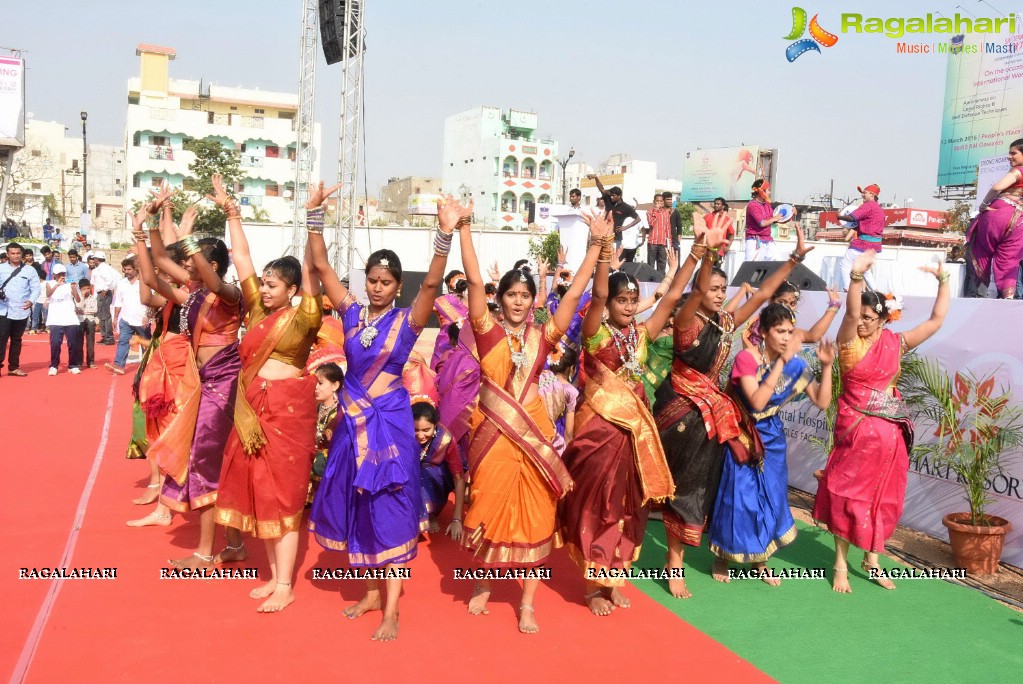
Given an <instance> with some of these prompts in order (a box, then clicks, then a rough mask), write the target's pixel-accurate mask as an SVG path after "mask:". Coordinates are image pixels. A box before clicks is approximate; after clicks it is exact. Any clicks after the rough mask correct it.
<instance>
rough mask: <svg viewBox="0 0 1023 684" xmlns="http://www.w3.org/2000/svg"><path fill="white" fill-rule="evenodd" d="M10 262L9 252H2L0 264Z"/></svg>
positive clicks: (0, 253)
mask: <svg viewBox="0 0 1023 684" xmlns="http://www.w3.org/2000/svg"><path fill="white" fill-rule="evenodd" d="M8 261H9V260H8V258H7V250H4V251H2V252H0V264H6V263H7V262H8Z"/></svg>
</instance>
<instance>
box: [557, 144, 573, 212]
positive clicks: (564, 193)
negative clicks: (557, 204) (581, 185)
mask: <svg viewBox="0 0 1023 684" xmlns="http://www.w3.org/2000/svg"><path fill="white" fill-rule="evenodd" d="M574 156H575V148H574V147H573V148H571V149H569V150H568V157H566V158H565V159H558V164H559V165H560V166H561V203H562V204H568V178H566V177H565V167H566V166H568V162H569V161H571V159H572V157H574Z"/></svg>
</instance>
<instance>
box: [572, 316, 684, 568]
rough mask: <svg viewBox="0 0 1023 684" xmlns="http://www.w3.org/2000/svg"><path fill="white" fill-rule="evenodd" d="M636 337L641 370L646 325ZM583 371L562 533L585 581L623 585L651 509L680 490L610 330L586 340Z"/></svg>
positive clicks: (644, 401)
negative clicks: (652, 503) (569, 485)
mask: <svg viewBox="0 0 1023 684" xmlns="http://www.w3.org/2000/svg"><path fill="white" fill-rule="evenodd" d="M637 332H638V334H639V335H638V337H639V341H638V344H637V350H636V355H637V361H638V362H639V363H640V365H641V366H642V365H644V364H645V363H646V360H647V353H648V346H649V342H650V338H649V336H648V335H647V331H646V327H645V326H643V325H640V326H638V327H637ZM583 364H584V366H585V369H586V377H587V381H586V388H585V391H584V403H583V404H582V406H581V407H580V409H579V411H578V412H577V413H576V429H575V438H574V439H573V440H572V442H571V443H570V444H569V446H568V448H567V449H566V450H565V456H564V459H565V467H566V468H568V472H569V474H570V475H571V477H572V480H573V481H574V482H575V488H574V489H573V490H572V491H571V492H569V493H568V495H567V496H566V497H565V499H564V501H563V503H562V505H561V509H560V513H561V515H560V517H561V523H562V534H563V536H564V540H565V545H566V546H567V547H568V552H569V555H570V556H571V557H572V560H574V561H575V562H576V564H577V565H578V566H579V567H580V568H581V569H582V571H583V572H584V573H585V574H586V578H587V579H589V580H591V581H593V582H596V583H597V584H600V585H602V586H609V587H612V586H622V585H624V584H625V578H624V574H623V573H624V571H626V570H628V568H629V567H630V566H631V565H632V563H633V562H635V561H636V560H638V559H639V552H640V547H641V546H642V543H643V535H644V534H645V533H646V524H647V516H648V515H649V513H650V506H649V502H650V501H651V500H654V501H663V500H665V499H667V498H668V497H670V496H672V494H674V493H675V484H674V482H673V481H672V477H671V472H670V471H669V469H668V463H667V460H666V459H665V456H664V449H663V448H662V447H661V440H660V437H659V435H658V434H657V426H656V424H655V423H654V419H653V416H652V415H651V414H650V405H649V404H648V402H647V396H646V391H645V390H644V388H643V381H642V377H641V376H640V375H635V376H633V375H631V374H629V373H628V372H627V371H626V369H625V368H624V367H623V366H624V361H623V360H622V358H621V355H620V354H619V352H618V349H617V347H616V346H615V344H614V340H613V339H612V337H611V335H610V333H608V332H606V329H605V328H603V327H601V330H600V332H599V333H598V334H597V335H594V336H593V337H592V338H590V339H588V340H586V354H585V355H584V356H583ZM609 570H610V571H612V572H608V571H609Z"/></svg>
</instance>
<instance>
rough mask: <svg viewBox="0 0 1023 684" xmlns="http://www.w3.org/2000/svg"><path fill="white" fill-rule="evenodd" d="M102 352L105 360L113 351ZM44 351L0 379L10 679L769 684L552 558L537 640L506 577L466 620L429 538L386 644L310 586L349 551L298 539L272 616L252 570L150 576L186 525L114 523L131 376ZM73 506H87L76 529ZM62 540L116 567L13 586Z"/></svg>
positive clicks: (121, 513)
mask: <svg viewBox="0 0 1023 684" xmlns="http://www.w3.org/2000/svg"><path fill="white" fill-rule="evenodd" d="M97 353H98V355H99V358H98V359H97V361H98V363H99V364H100V366H102V364H103V363H104V362H106V361H109V360H110V357H112V356H113V348H112V347H97ZM47 355H48V344H46V340H45V338H44V337H41V336H40V337H38V338H33V337H27V338H26V344H25V349H24V352H23V361H22V368H23V369H25V370H26V371H28V372H29V373H30V375H29V377H27V378H10V377H7V376H6V375H4V376H3V377H2V378H0V396H2V397H3V399H4V401H3V403H2V406H4V415H3V423H4V437H5V440H6V444H5V448H4V456H5V458H4V461H5V465H6V474H7V482H8V488H9V489H10V491H11V495H10V496H9V497H8V500H7V503H6V505H5V506H4V507H3V508H2V510H0V529H2V530H3V532H2V533H0V534H2V539H3V547H4V549H5V550H6V551H5V553H4V554H3V561H2V562H3V569H2V572H0V587H2V588H3V589H4V595H5V596H6V597H7V600H8V601H10V602H11V603H9V604H7V606H6V608H5V610H4V613H5V614H6V615H7V616H8V617H7V619H6V624H7V628H6V629H5V632H6V633H7V635H8V636H7V638H5V639H4V645H3V646H2V647H0V648H2V651H0V666H2V667H3V668H4V669H5V671H6V672H9V673H12V674H11V675H9V676H10V677H11V681H12V682H13V681H28V682H58V681H61V682H65V681H75V682H77V681H82V682H96V681H104V682H107V681H110V682H115V681H125V682H134V681H138V680H140V679H143V678H149V677H152V676H155V678H156V679H158V680H159V681H173V680H179V679H180V680H184V681H189V682H207V681H208V682H213V681H218V682H232V681H253V682H264V681H287V682H293V681H302V680H306V681H337V680H340V679H341V678H342V677H346V676H352V675H354V674H356V673H359V674H362V673H366V672H373V673H374V674H375V675H376V676H379V677H387V678H392V677H397V678H399V679H404V678H415V679H416V680H418V681H424V680H425V681H471V680H472V681H475V680H479V679H486V680H489V681H508V682H513V681H514V682H519V681H524V680H530V679H534V678H544V679H547V678H551V677H554V676H557V675H567V676H572V677H576V678H586V679H588V680H591V681H610V680H626V681H631V680H638V681H643V680H649V679H653V678H661V679H666V678H668V677H681V678H682V679H684V680H685V681H710V680H716V681H726V682H731V681H743V682H754V681H769V679H768V677H766V675H764V674H763V673H762V672H760V671H759V670H757V669H756V668H754V667H753V666H752V665H750V664H749V663H747V662H745V661H744V660H742V659H741V658H739V657H738V656H737V655H735V654H734V653H732V652H731V651H729V650H728V649H726V648H725V647H723V646H721V645H720V644H718V643H717V642H715V641H713V640H712V639H710V638H709V637H707V636H705V635H703V634H702V633H700V632H698V631H697V630H695V629H694V628H692V627H690V626H689V625H688V624H687V623H685V622H683V621H681V620H679V619H678V618H677V617H675V616H674V615H672V614H671V613H670V612H669V611H667V610H666V609H664V608H662V607H661V606H659V605H657V604H656V603H655V602H654V601H652V600H651V599H649V598H647V597H646V596H644V595H643V594H642V593H641V592H640V591H638V590H636V589H631V590H630V591H629V596H630V598H631V599H632V602H633V607H632V608H631V609H628V610H617V611H615V613H614V614H613V615H612V616H610V617H606V618H596V617H593V616H591V615H590V614H589V612H588V611H587V610H586V608H585V607H584V606H583V605H582V603H581V593H582V586H581V585H582V583H581V580H580V578H579V577H578V572H577V570H576V569H575V568H574V566H572V565H571V564H570V563H569V562H568V560H567V556H565V554H563V553H560V552H559V553H557V554H556V556H555V559H554V562H553V564H552V575H553V578H552V580H551V581H550V582H547V583H545V584H544V585H543V586H542V587H541V588H540V591H539V593H538V595H537V601H536V606H537V620H538V622H539V623H540V627H541V632H540V634H538V635H534V636H525V635H521V634H519V633H518V631H517V630H516V613H515V607H516V601H517V597H518V592H519V588H518V584H517V583H514V582H508V583H506V584H501V585H499V586H498V587H497V589H496V591H495V592H494V596H493V597H492V599H491V604H490V608H491V613H490V615H488V616H479V617H470V616H469V615H467V614H466V611H465V606H466V600H467V597H468V594H469V593H470V592H471V590H472V582H471V581H469V580H455V579H453V572H452V571H453V569H454V568H456V567H464V566H466V565H467V564H468V562H469V554H468V553H466V552H464V551H461V550H460V549H458V548H457V546H456V544H455V543H453V542H452V541H451V540H450V539H447V538H446V537H440V536H434V537H433V539H432V540H431V541H430V542H426V543H422V544H421V545H420V547H419V557H418V558H417V559H416V560H415V561H413V563H412V564H411V572H412V579H411V580H410V581H408V582H406V584H405V587H406V589H405V594H404V595H403V597H402V603H401V635H400V638H399V640H398V641H397V642H394V643H388V644H384V643H376V642H373V641H371V640H370V639H369V635H370V634H371V633H372V632H373V630H374V629H375V628H376V626H377V624H378V622H379V614H378V613H376V614H369V615H367V616H365V617H363V618H360V619H358V620H355V621H349V620H347V619H345V618H343V617H342V616H341V613H340V611H341V608H342V607H343V606H344V605H345V604H347V603H349V602H352V601H354V600H357V599H358V598H359V597H360V596H361V595H362V591H363V586H364V585H363V584H362V583H361V582H342V581H316V582H313V581H312V580H311V576H312V568H313V567H324V568H332V567H343V566H344V565H345V563H344V561H345V557H344V554H333V553H327V552H325V551H322V550H321V548H320V547H319V545H318V544H316V542H315V541H314V540H313V539H312V537H311V536H309V535H303V536H304V539H303V543H302V546H301V549H300V557H299V566H300V567H301V572H300V576H299V578H298V579H297V581H296V587H295V588H296V594H297V600H296V602H295V603H294V604H293V605H292V606H290V607H289V608H288V609H287V610H286V611H284V612H283V613H281V614H277V615H260V614H258V613H256V612H255V608H256V605H257V604H256V602H255V601H253V600H251V599H249V598H248V592H249V590H250V589H251V588H252V587H253V586H254V585H255V582H254V581H253V580H161V579H159V572H160V568H161V567H164V566H165V560H166V559H167V558H175V557H182V556H187V555H188V554H189V553H190V552H191V551H192V550H193V548H194V543H195V541H196V539H197V535H198V529H197V527H196V525H194V524H191V523H192V522H193V521H192V520H186V519H185V518H182V517H180V516H175V520H174V524H173V525H172V526H171V527H169V528H155V527H151V528H144V529H133V528H129V527H127V526H125V524H124V521H125V520H129V519H131V518H134V517H141V515H143V514H145V513H146V512H148V509H149V507H140V506H134V505H132V504H131V502H130V500H131V499H132V498H133V497H135V496H138V495H139V494H140V493H141V491H142V488H143V487H144V485H145V483H146V479H147V477H148V468H147V466H146V464H145V463H144V462H140V461H128V460H126V459H125V458H124V447H125V445H126V444H127V440H128V436H129V433H130V406H131V404H130V401H131V395H130V385H131V379H130V376H124V377H118V378H116V379H115V378H112V377H111V376H110V374H109V373H108V372H107V371H105V370H103V369H102V368H100V369H96V370H91V371H90V370H87V371H85V372H83V373H82V374H81V375H79V376H72V375H69V374H67V372H66V370H64V369H63V368H62V369H61V373H60V375H58V376H57V377H52V378H51V377H47V376H46V367H47V364H46V360H47ZM108 404H109V405H110V406H109V411H108ZM108 415H109V430H108V431H107V432H106V433H104V425H105V419H107V417H108ZM104 437H105V438H106V443H105V448H104V449H102V452H98V451H97V447H98V446H100V445H101V443H102V441H103V439H104ZM97 462H98V469H97V471H96V477H95V482H94V483H93V484H92V488H91V492H88V491H87V490H88V488H89V475H90V472H91V471H92V469H93V466H94V463H97ZM83 492H87V493H88V500H87V501H84V500H83ZM80 503H82V504H83V506H84V508H83V509H82V510H84V516H83V517H82V521H81V527H80V529H78V530H77V531H74V530H73V527H74V523H75V520H76V511H77V510H78V509H79V504H80ZM448 516H450V508H449V509H448ZM69 539H70V540H72V541H71V543H72V544H73V553H72V555H71V556H70V558H68V559H66V560H65V561H63V564H64V565H65V566H67V567H116V568H117V579H114V580H83V579H77V580H70V579H69V580H64V581H63V582H60V583H59V589H58V590H57V591H56V593H55V595H54V592H53V591H52V589H53V588H54V587H57V583H56V582H54V581H53V580H28V579H18V568H20V567H28V568H32V567H55V566H59V565H61V564H62V561H61V558H62V554H64V553H65V549H66V548H68V547H69ZM222 544H223V538H222V537H220V538H218V544H217V546H218V548H220V547H221V546H222ZM246 546H247V548H248V549H249V552H250V558H249V560H248V561H247V562H246V563H244V564H243V565H244V566H246V567H258V568H259V569H260V573H261V576H263V577H267V576H268V573H269V570H268V569H267V567H266V563H265V554H264V552H263V548H262V542H261V541H257V540H251V539H247V540H246ZM227 567H235V566H227ZM48 596H49V597H50V599H51V601H49V602H48ZM46 605H49V612H48V614H41V609H42V608H43V607H44V606H46ZM723 619H730V618H727V617H723ZM731 619H734V618H731ZM34 625H36V626H37V627H41V629H37V630H34V628H33V626H34ZM370 668H372V669H370Z"/></svg>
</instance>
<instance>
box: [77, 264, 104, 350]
mask: <svg viewBox="0 0 1023 684" xmlns="http://www.w3.org/2000/svg"><path fill="white" fill-rule="evenodd" d="M78 291H79V292H80V293H81V295H82V296H81V299H79V300H78V303H77V305H76V306H75V313H77V314H78V325H79V327H80V328H81V329H82V352H84V354H83V353H82V352H79V358H83V357H84V362H85V365H87V366H88V367H89V368H95V367H96V328H97V327H98V326H99V318H98V317H97V315H96V293H95V292H93V291H92V283H90V282H89V279H88V278H82V279H81V280H79V281H78Z"/></svg>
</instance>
